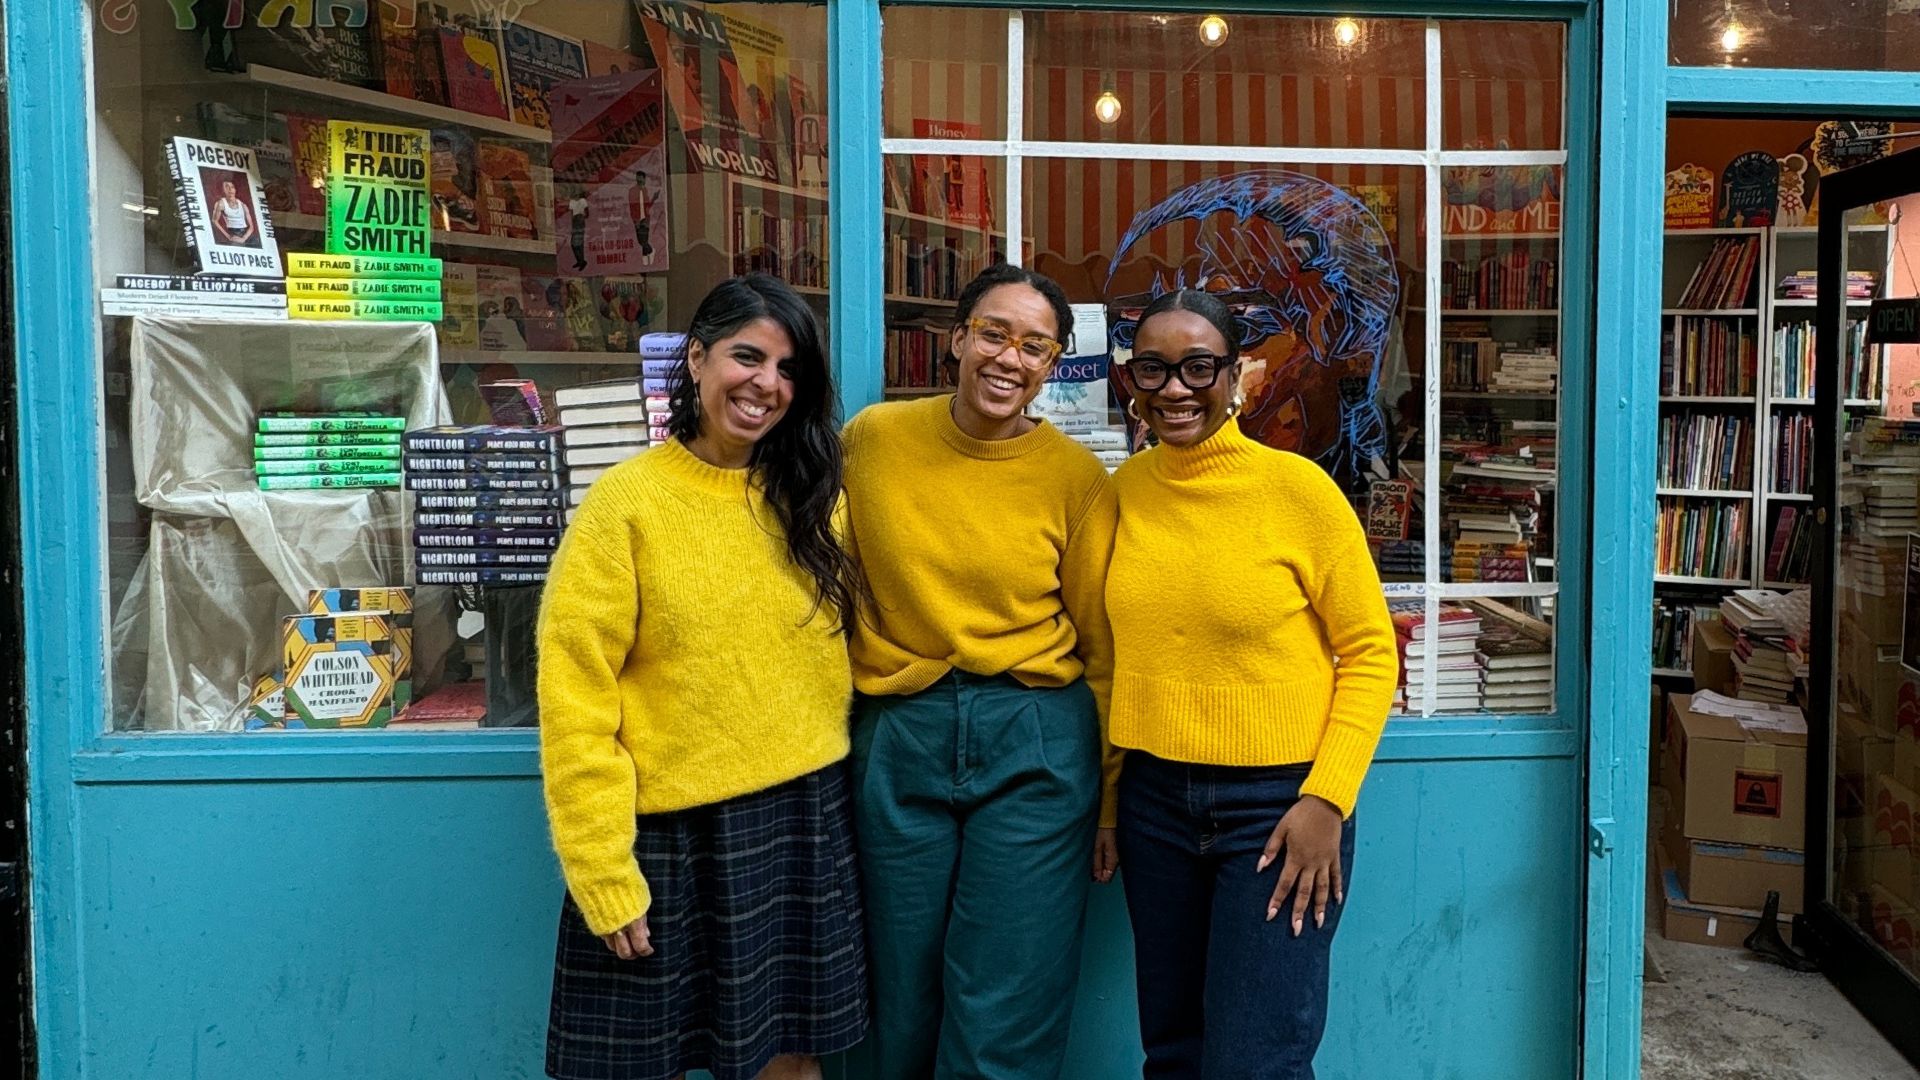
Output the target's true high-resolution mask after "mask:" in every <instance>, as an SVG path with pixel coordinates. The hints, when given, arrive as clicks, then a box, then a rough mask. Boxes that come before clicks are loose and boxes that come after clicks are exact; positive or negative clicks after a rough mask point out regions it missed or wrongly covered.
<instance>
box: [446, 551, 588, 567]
mask: <svg viewBox="0 0 1920 1080" xmlns="http://www.w3.org/2000/svg"><path fill="white" fill-rule="evenodd" d="M414 557H415V559H416V561H417V562H418V564H419V565H421V566H542V567H544V566H546V565H547V564H548V563H550V562H552V561H553V552H551V551H548V550H545V549H539V550H531V551H523V550H514V549H503V548H451V549H446V548H433V549H428V550H423V551H417V552H415V553H414Z"/></svg>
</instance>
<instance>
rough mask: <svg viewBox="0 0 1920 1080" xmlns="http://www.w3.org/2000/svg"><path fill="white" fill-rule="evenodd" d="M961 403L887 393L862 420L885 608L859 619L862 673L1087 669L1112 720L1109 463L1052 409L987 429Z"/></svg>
mask: <svg viewBox="0 0 1920 1080" xmlns="http://www.w3.org/2000/svg"><path fill="white" fill-rule="evenodd" d="M952 403H953V398H952V397H951V396H941V397H930V398H924V399H920V400H916V401H905V402H890V403H887V404H883V405H875V406H872V407H871V408H868V409H866V410H864V411H862V412H861V413H860V415H858V416H856V417H854V418H853V420H852V422H850V423H849V424H848V425H847V431H846V448H847V502H848V504H849V508H850V512H851V518H852V523H853V528H852V535H853V540H854V546H855V548H856V549H857V550H858V553H859V556H860V562H861V565H862V567H863V568H864V569H865V571H866V576H867V583H868V585H870V586H871V587H872V590H873V597H874V601H875V605H876V610H871V611H869V612H868V613H867V614H866V616H865V617H864V618H863V619H861V621H860V622H859V624H857V625H856V626H855V627H854V633H853V678H854V685H855V686H857V687H858V688H859V690H860V692H861V693H863V694H871V695H876V696H878V695H888V694H915V693H919V692H920V691H922V690H925V689H926V688H927V687H929V686H932V685H933V684H934V683H936V682H938V681H939V680H940V679H941V677H943V676H944V675H946V674H947V673H948V672H949V671H953V670H955V669H958V670H960V671H965V672H970V673H972V674H975V675H1000V674H1010V675H1012V676H1013V677H1014V678H1016V679H1019V680H1020V681H1021V682H1022V683H1025V684H1026V685H1028V686H1042V687H1057V686H1066V685H1068V684H1070V683H1072V682H1073V681H1074V680H1075V679H1077V678H1080V677H1081V676H1082V675H1084V676H1085V677H1086V680H1087V684H1088V686H1089V687H1091V688H1092V690H1093V693H1094V697H1095V699H1096V700H1097V701H1098V702H1099V705H1100V713H1101V716H1102V717H1104V716H1105V715H1106V707H1107V696H1108V689H1109V686H1110V679H1111V673H1112V666H1111V665H1112V655H1113V653H1112V644H1111V641H1112V639H1111V638H1110V636H1109V634H1108V631H1107V615H1106V611H1105V608H1104V596H1105V589H1106V573H1107V559H1108V557H1109V556H1110V554H1111V553H1112V550H1113V524H1114V514H1115V507H1114V498H1113V486H1112V484H1111V483H1110V482H1109V480H1108V477H1107V471H1106V468H1105V467H1104V466H1102V465H1101V464H1100V462H1099V460H1098V459H1096V458H1095V457H1094V456H1093V454H1092V453H1091V452H1089V451H1088V450H1087V449H1086V448H1085V447H1083V446H1081V445H1080V444H1079V443H1076V442H1074V441H1073V440H1072V439H1070V438H1068V437H1067V436H1066V435H1064V434H1062V433H1061V432H1060V431H1059V430H1058V429H1057V428H1055V427H1053V426H1052V425H1050V424H1047V423H1045V422H1041V423H1040V424H1039V425H1038V426H1036V427H1035V428H1034V429H1033V430H1032V431H1029V432H1027V433H1026V434H1024V435H1019V436H1016V437H1015V438H1011V439H1000V440H994V441H982V440H979V439H975V438H971V437H970V436H968V435H967V434H966V433H965V432H963V431H961V430H960V429H959V427H958V426H956V425H955V424H954V422H953V414H952V412H951V406H952ZM1102 820H1103V822H1105V821H1110V815H1109V816H1108V817H1104V818H1103V819H1102Z"/></svg>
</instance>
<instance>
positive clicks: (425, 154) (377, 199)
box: [291, 120, 439, 277]
mask: <svg viewBox="0 0 1920 1080" xmlns="http://www.w3.org/2000/svg"><path fill="white" fill-rule="evenodd" d="M327 146H328V155H327V251H328V252H330V253H332V254H335V255H386V256H397V257H402V258H419V259H424V258H426V257H427V254H428V252H429V251H430V250H431V249H430V247H429V245H430V243H431V242H432V239H433V222H432V209H433V197H432V186H433V184H432V174H431V170H430V169H429V167H428V161H429V143H428V133H427V131H426V129H424V128H409V127H394V126H392V125H389V124H370V123H367V122H366V121H364V120H329V121H328V122H327ZM291 269H292V272H293V273H294V274H295V275H297V276H305V275H304V274H301V272H300V270H299V269H298V267H293V268H291ZM434 276H435V277H439V275H438V274H435V275H434Z"/></svg>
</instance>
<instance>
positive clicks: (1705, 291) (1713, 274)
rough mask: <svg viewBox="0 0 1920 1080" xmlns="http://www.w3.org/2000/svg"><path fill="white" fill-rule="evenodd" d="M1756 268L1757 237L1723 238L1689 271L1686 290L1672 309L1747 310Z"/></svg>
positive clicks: (1681, 293)
mask: <svg viewBox="0 0 1920 1080" xmlns="http://www.w3.org/2000/svg"><path fill="white" fill-rule="evenodd" d="M1759 265H1760V238H1759V237H1757V236H1723V237H1721V238H1720V239H1718V240H1715V241H1714V242H1713V247H1712V248H1711V249H1709V250H1708V252H1707V257H1706V258H1704V259H1702V260H1700V263H1699V265H1697V266H1695V267H1694V268H1693V276H1692V277H1690V278H1688V279H1687V287H1686V288H1685V289H1682V290H1681V292H1680V301H1679V303H1678V304H1676V305H1674V306H1676V307H1682V308H1689V309H1694V310H1709V311H1712V310H1728V309H1738V308H1744V307H1747V306H1748V298H1749V297H1751V296H1752V295H1753V278H1754V270H1755V269H1756V268H1758V267H1759Z"/></svg>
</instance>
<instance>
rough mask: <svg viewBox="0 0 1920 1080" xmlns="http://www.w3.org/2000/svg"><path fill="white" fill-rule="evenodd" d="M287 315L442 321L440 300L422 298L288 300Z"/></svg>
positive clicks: (296, 316)
mask: <svg viewBox="0 0 1920 1080" xmlns="http://www.w3.org/2000/svg"><path fill="white" fill-rule="evenodd" d="M287 316H288V317H289V318H294V319H363V320H366V321H369V322H439V321H440V304H439V302H438V301H434V302H425V301H418V300H311V299H302V298H295V299H292V300H289V301H287Z"/></svg>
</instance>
